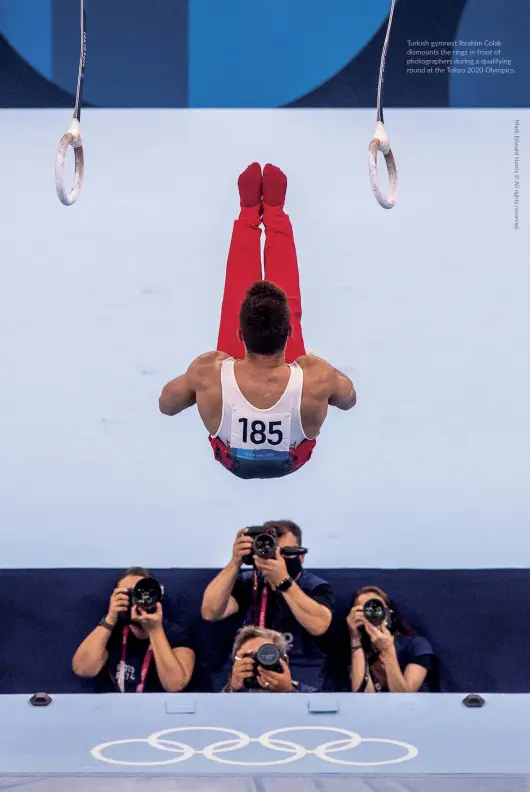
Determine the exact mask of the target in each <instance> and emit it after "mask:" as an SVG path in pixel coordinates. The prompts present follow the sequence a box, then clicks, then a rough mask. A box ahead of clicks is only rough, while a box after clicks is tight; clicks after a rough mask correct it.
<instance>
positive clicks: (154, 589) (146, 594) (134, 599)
mask: <svg viewBox="0 0 530 792" xmlns="http://www.w3.org/2000/svg"><path fill="white" fill-rule="evenodd" d="M127 595H128V597H129V610H128V611H126V612H125V613H124V614H123V616H122V619H123V620H124V621H125V622H126V624H130V623H131V622H132V621H134V619H133V618H132V609H133V608H140V610H143V611H144V612H145V613H155V612H156V606H157V605H158V603H159V602H161V601H162V597H163V596H164V587H163V586H161V585H160V583H159V582H158V580H155V578H142V579H141V580H139V581H138V583H137V584H136V585H135V586H134V587H133V588H130V589H127Z"/></svg>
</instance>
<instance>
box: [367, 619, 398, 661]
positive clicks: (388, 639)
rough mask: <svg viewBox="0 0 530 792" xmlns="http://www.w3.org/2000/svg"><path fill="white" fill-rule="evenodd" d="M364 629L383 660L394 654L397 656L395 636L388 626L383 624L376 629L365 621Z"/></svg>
mask: <svg viewBox="0 0 530 792" xmlns="http://www.w3.org/2000/svg"><path fill="white" fill-rule="evenodd" d="M364 627H365V630H366V632H367V633H368V636H369V638H370V641H371V642H372V646H373V647H374V649H376V650H377V651H378V652H379V654H380V656H381V658H383V659H384V658H387V657H389V656H392V655H393V654H394V655H395V653H396V649H395V645H394V636H393V635H392V633H391V632H390V630H389V629H388V627H387V626H386V624H384V623H383V624H381V625H379V627H375V626H374V625H373V624H370V622H369V621H367V620H366V619H365V620H364Z"/></svg>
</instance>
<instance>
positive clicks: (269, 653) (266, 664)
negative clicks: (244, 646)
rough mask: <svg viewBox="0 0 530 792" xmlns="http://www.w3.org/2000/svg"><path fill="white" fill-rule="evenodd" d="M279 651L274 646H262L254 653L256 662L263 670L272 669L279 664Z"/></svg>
mask: <svg viewBox="0 0 530 792" xmlns="http://www.w3.org/2000/svg"><path fill="white" fill-rule="evenodd" d="M280 656H281V655H280V650H279V649H278V647H277V646H276V645H275V644H272V643H270V644H268V643H267V644H263V645H262V646H260V648H259V649H258V651H257V652H256V662H257V663H258V665H260V666H262V667H263V668H273V667H274V666H278V665H279V663H280Z"/></svg>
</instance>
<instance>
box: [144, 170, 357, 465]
mask: <svg viewBox="0 0 530 792" xmlns="http://www.w3.org/2000/svg"><path fill="white" fill-rule="evenodd" d="M238 187H239V195H240V203H241V213H240V215H239V218H238V219H237V220H236V221H235V223H234V230H233V233H232V240H231V244H230V251H229V254H228V262H227V265H226V279H225V289H224V296H223V303H222V308H221V323H220V328H219V337H218V343H217V351H215V352H206V354H204V355H201V356H200V357H198V358H197V359H196V360H194V361H193V363H192V364H191V365H190V367H189V368H188V370H187V371H186V372H185V373H184V374H181V375H180V376H179V377H177V378H176V379H174V380H172V381H171V382H169V383H168V384H167V385H166V386H165V387H164V389H163V391H162V394H161V396H160V401H159V406H160V411H161V412H162V413H164V415H177V414H178V413H180V412H182V411H183V410H186V409H187V408H188V407H192V406H193V405H195V404H196V405H197V408H198V410H199V415H200V417H201V418H202V421H203V423H204V425H205V427H206V429H207V430H208V432H209V440H210V443H211V446H212V448H213V451H214V455H215V458H216V459H217V460H218V461H219V462H220V463H221V465H223V467H225V468H226V469H227V470H229V471H230V472H231V473H233V474H234V475H235V476H237V477H239V478H242V479H253V478H262V479H269V478H280V477H282V476H286V475H288V474H290V473H293V472H295V471H296V470H298V469H299V468H301V467H302V466H303V465H305V463H306V462H308V460H309V459H310V458H311V454H312V452H313V449H314V447H315V444H316V438H317V436H318V434H319V432H320V429H321V427H322V424H323V423H324V420H325V418H326V415H327V411H328V406H329V405H331V406H332V407H338V408H339V409H340V410H349V409H351V408H352V407H353V406H354V405H355V402H356V393H355V389H354V387H353V384H352V382H351V380H350V379H349V378H348V377H346V376H345V375H344V374H342V373H341V372H340V371H338V370H337V369H335V368H333V366H331V365H330V364H329V363H327V362H326V361H325V360H323V359H322V358H319V357H316V356H314V355H308V354H306V350H305V347H304V340H303V337H302V326H301V318H302V303H301V297H300V283H299V277H298V262H297V257H296V248H295V242H294V235H293V229H292V226H291V221H290V220H289V217H288V215H287V214H285V212H284V204H285V195H286V191H287V177H286V176H285V174H284V173H283V172H282V171H281V170H280V169H279V168H277V167H275V166H274V165H266V166H265V168H264V169H263V173H262V170H261V166H260V165H259V164H258V163H257V162H254V163H253V164H252V165H249V167H248V168H247V169H246V170H245V171H244V172H243V173H242V174H241V176H240V177H239V180H238ZM262 223H263V226H264V227H265V232H266V241H265V252H264V275H265V279H264V280H263V279H262V269H261V248H260V239H261V228H260V225H261V224H262Z"/></svg>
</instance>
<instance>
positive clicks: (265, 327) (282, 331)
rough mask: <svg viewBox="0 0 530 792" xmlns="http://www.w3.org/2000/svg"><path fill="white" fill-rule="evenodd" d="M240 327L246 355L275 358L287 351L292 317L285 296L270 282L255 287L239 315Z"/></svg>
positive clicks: (253, 286) (246, 296) (251, 288)
mask: <svg viewBox="0 0 530 792" xmlns="http://www.w3.org/2000/svg"><path fill="white" fill-rule="evenodd" d="M239 326H240V328H241V334H242V336H243V341H244V342H245V347H246V348H247V351H248V352H250V353H251V354H253V355H276V354H278V352H281V351H282V350H283V349H285V345H286V344H287V338H288V337H289V333H290V329H291V316H290V313H289V304H288V302H287V296H286V294H285V292H284V291H283V290H282V289H280V287H279V286H276V284H274V283H271V282H270V281H266V280H261V281H256V283H253V284H252V286H251V287H250V288H249V290H248V291H247V293H246V295H245V299H244V300H243V303H242V305H241V310H240V311H239Z"/></svg>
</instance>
